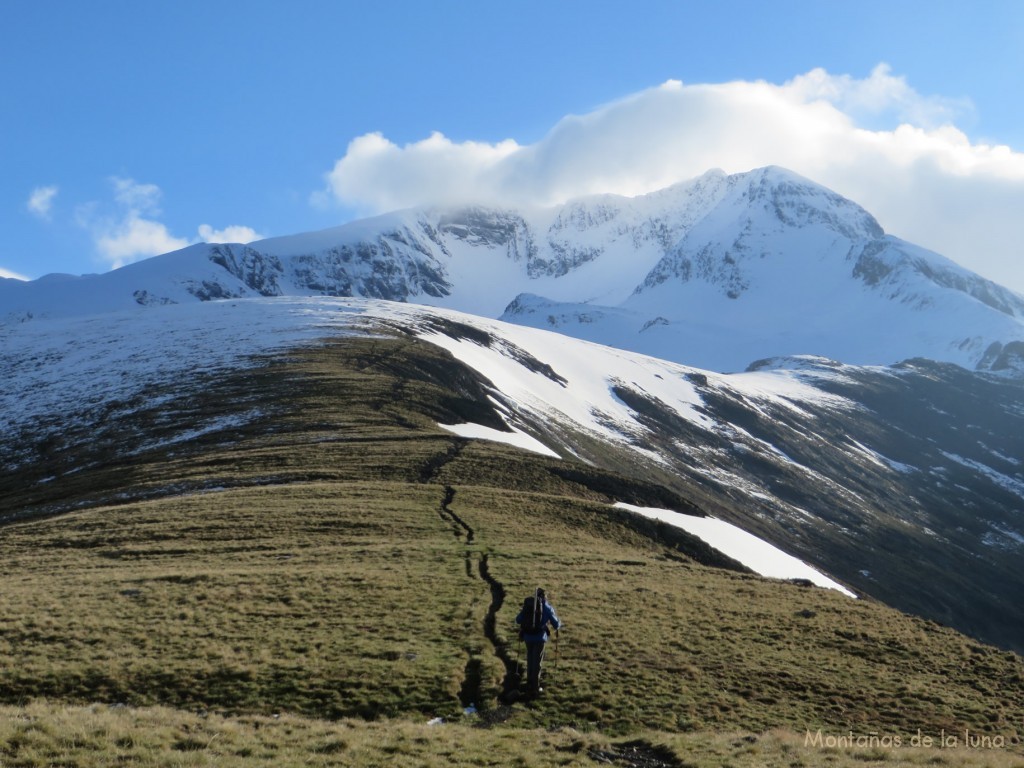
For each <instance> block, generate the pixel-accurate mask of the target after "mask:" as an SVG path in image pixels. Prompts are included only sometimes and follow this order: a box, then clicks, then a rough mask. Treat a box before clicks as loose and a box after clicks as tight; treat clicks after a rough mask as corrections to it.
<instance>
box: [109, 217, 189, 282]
mask: <svg viewBox="0 0 1024 768" xmlns="http://www.w3.org/2000/svg"><path fill="white" fill-rule="evenodd" d="M187 245H191V241H189V240H185V239H182V238H180V237H174V236H173V235H171V233H170V232H169V231H168V230H167V227H166V226H165V225H164V224H161V223H160V222H159V221H153V220H151V219H144V218H141V217H140V216H139V215H138V214H137V213H136V212H134V211H132V212H130V213H129V214H128V215H127V216H126V217H125V218H123V219H122V220H120V221H118V222H116V223H113V224H110V225H108V226H107V227H105V228H104V229H103V230H101V231H99V232H98V233H97V236H96V250H98V251H99V253H100V255H101V256H102V257H103V258H104V259H106V260H107V261H108V262H110V266H111V268H112V269H117V268H118V267H123V266H124V265H125V264H130V263H131V262H133V261H138V260H139V259H142V258H146V257H147V256H157V255H159V254H161V253H168V252H169V251H176V250H178V249H180V248H184V247H185V246H187Z"/></svg>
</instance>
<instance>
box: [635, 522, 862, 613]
mask: <svg viewBox="0 0 1024 768" xmlns="http://www.w3.org/2000/svg"><path fill="white" fill-rule="evenodd" d="M615 506H616V507H619V508H620V509H627V510H629V511H630V512H635V513H636V514H638V515H643V516H644V517H649V518H652V519H654V520H661V521H662V522H665V523H668V524H669V525H673V526H675V527H677V528H682V529H683V530H684V531H686V532H687V533H692V534H693V535H694V536H696V537H697V538H699V539H700V540H701V541H704V542H705V543H707V544H709V545H711V546H712V547H714V548H715V549H717V550H718V551H719V552H721V553H722V554H724V555H726V556H728V557H731V558H732V559H733V560H736V561H738V562H740V563H742V564H743V565H745V566H747V567H748V568H750V569H751V570H752V571H754V572H755V573H757V574H760V575H761V576H765V577H767V578H771V579H807V580H808V581H810V582H811V583H813V584H815V585H817V586H819V587H825V588H827V589H835V590H837V591H839V592H842V593H843V594H844V595H847V596H849V597H856V595H855V594H853V592H851V591H850V590H848V589H847V588H846V587H844V586H842V585H841V584H839V583H838V582H835V581H833V580H832V579H830V578H829V577H828V576H825V575H824V574H823V573H821V572H820V571H818V570H816V569H814V568H812V567H811V566H809V565H807V563H805V562H803V561H802V560H799V559H797V558H795V557H793V556H792V555H787V554H786V553H785V552H783V551H782V550H781V549H779V548H778V547H776V546H774V545H772V544H769V543H768V542H767V541H765V540H763V539H760V538H758V537H757V536H754V535H753V534H752V533H747V532H746V531H744V530H743V529H741V528H737V527H736V526H735V525H732V524H731V523H727V522H725V521H724V520H718V519H716V518H713V517H694V516H693V515H684V514H681V513H679V512H672V511H671V510H667V509H656V508H653V507H637V506H634V505H632V504H626V503H624V502H617V503H616V504H615Z"/></svg>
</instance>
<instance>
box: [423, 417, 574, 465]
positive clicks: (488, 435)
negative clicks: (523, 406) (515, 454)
mask: <svg viewBox="0 0 1024 768" xmlns="http://www.w3.org/2000/svg"><path fill="white" fill-rule="evenodd" d="M437 426H439V427H441V428H442V429H447V430H448V431H449V432H454V433H455V434H456V435H458V436H459V437H468V438H472V439H475V440H492V441H494V442H496V443H506V444H508V445H513V446H515V447H516V448H524V449H526V450H527V451H533V452H534V453H539V454H541V455H543V456H552V457H554V458H556V459H560V458H561V456H559V455H558V454H557V453H555V452H554V451H552V450H551V449H550V448H548V447H547V446H546V445H544V443H542V442H540V440H537V439H536V438H534V437H532V436H530V435H528V434H526V433H525V432H521V431H519V430H518V429H516V428H515V427H512V428H511V429H512V431H511V432H502V431H501V430H499V429H493V428H491V427H485V426H484V425H483V424H473V423H472V422H466V423H464V424H438V425H437Z"/></svg>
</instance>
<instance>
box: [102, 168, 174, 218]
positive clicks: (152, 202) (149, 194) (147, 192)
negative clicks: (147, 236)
mask: <svg viewBox="0 0 1024 768" xmlns="http://www.w3.org/2000/svg"><path fill="white" fill-rule="evenodd" d="M110 182H111V183H112V184H113V185H114V199H115V200H117V202H118V203H120V204H121V205H122V206H124V207H125V208H127V209H128V210H132V211H138V212H140V213H148V214H152V215H159V213H160V197H161V195H162V194H163V193H162V192H161V191H160V187H158V186H157V185H156V184H139V183H138V182H137V181H135V179H123V178H120V177H118V176H113V177H111V179H110Z"/></svg>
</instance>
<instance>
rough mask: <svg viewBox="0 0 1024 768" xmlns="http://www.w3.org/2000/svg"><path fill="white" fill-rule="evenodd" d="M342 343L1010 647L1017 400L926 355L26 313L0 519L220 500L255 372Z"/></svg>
mask: <svg viewBox="0 0 1024 768" xmlns="http://www.w3.org/2000/svg"><path fill="white" fill-rule="evenodd" d="M352 336H358V337H361V338H364V339H365V338H370V339H372V338H392V339H395V338H404V339H414V340H415V342H416V343H418V344H424V345H429V346H431V347H433V348H436V349H438V350H442V351H443V354H444V355H445V356H446V358H445V359H446V360H447V362H445V363H444V366H445V367H444V369H443V373H442V374H439V375H442V376H443V377H444V378H445V379H446V380H452V381H456V380H458V381H465V380H466V377H467V376H471V377H473V378H474V379H475V380H476V381H477V385H475V386H474V387H472V388H468V389H463V390H462V392H463V394H462V396H463V397H466V396H468V395H467V394H466V393H473V392H476V393H477V394H476V395H474V397H477V405H476V406H475V411H474V412H475V413H476V414H477V415H476V417H475V418H473V420H472V421H473V422H474V423H472V424H461V425H453V424H439V425H438V426H439V427H444V428H445V429H447V430H451V431H455V432H456V433H457V434H460V435H463V436H465V437H466V438H484V439H495V438H500V437H501V436H502V435H504V436H507V437H506V438H505V439H506V440H507V441H509V442H513V443H514V444H516V445H519V446H522V447H526V448H529V449H530V450H533V451H539V452H541V453H543V454H544V455H545V456H555V455H557V456H560V457H562V460H563V461H562V462H559V460H558V459H554V461H555V466H554V467H553V468H552V470H551V471H553V472H556V473H557V472H563V473H565V477H566V478H567V479H568V480H573V479H574V478H577V479H578V478H579V477H580V473H581V472H582V471H583V470H582V468H585V467H588V466H590V467H599V468H605V469H609V470H613V471H615V472H617V473H619V474H621V475H624V476H627V477H633V478H637V479H640V480H642V481H644V482H647V483H649V484H651V485H652V486H658V487H663V488H665V489H667V491H666V494H667V496H672V495H673V494H674V498H677V499H685V500H687V501H688V502H689V503H690V504H691V506H696V507H699V508H700V509H703V510H705V511H706V513H707V514H709V515H712V516H713V517H714V518H716V519H718V520H721V521H722V522H723V524H724V523H728V524H731V525H732V526H735V527H737V528H739V529H740V530H742V531H745V532H746V533H749V534H752V535H753V536H756V537H757V538H758V539H761V540H763V541H767V542H770V543H771V544H772V545H774V547H775V548H777V549H781V550H782V551H783V552H785V553H786V554H787V555H790V556H792V557H795V558H797V559H798V560H799V561H802V562H803V563H806V564H807V565H809V566H811V567H812V568H814V569H815V570H816V571H817V572H818V573H819V574H828V576H829V577H831V580H832V581H831V582H830V583H831V584H833V585H834V584H836V583H838V584H839V585H842V586H843V588H844V589H849V590H851V591H854V592H856V593H859V594H865V595H870V596H872V597H875V598H877V599H880V600H883V601H884V602H887V603H889V604H890V605H894V606H896V607H898V608H901V609H903V610H907V611H911V612H914V613H918V614H920V615H924V616H927V617H930V618H933V619H935V620H937V621H942V622H943V623H950V624H952V625H954V626H956V627H957V628H959V629H961V630H962V631H965V632H968V633H970V634H973V635H975V636H977V637H982V638H986V639H988V640H990V641H992V642H996V643H999V644H1001V645H1004V646H1006V647H1012V648H1019V647H1020V637H1021V636H1022V635H1021V631H1022V627H1024V609H1022V608H1020V607H1019V606H1018V603H1019V601H1017V600H1016V599H1015V598H1016V595H1018V594H1019V590H1020V589H1021V588H1022V587H1024V582H1022V577H1021V575H1020V569H1019V558H1020V553H1021V548H1022V543H1024V521H1022V519H1021V509H1022V504H1024V468H1022V463H1021V461H1020V459H1019V457H1020V456H1021V455H1024V444H1022V437H1021V436H1022V435H1024V423H1022V422H1024V411H1022V410H1021V407H1020V402H1021V386H1022V384H1021V382H1019V381H1017V380H1014V379H1010V378H1000V377H993V376H979V375H978V374H976V373H972V372H969V371H966V370H964V369H962V368H959V367H957V366H954V365H948V364H940V363H934V362H929V361H923V360H922V361H914V362H911V363H906V364H903V365H898V366H891V367H863V366H851V365H846V364H841V363H837V362H835V361H830V360H827V359H823V358H813V357H801V358H793V359H789V360H777V359H776V360H773V361H767V362H763V363H760V364H759V365H757V366H755V368H756V369H755V370H751V371H748V372H744V373H738V374H719V373H714V372H710V371H702V370H699V369H696V368H693V367H690V366H685V365H680V364H677V363H672V362H669V361H665V360H660V359H657V358H653V357H649V356H645V355H642V354H638V353H634V352H629V351H625V350H622V349H617V348H613V347H608V346H601V345H596V344H593V343H590V342H585V341H581V340H575V339H571V338H567V337H565V336H563V335H561V334H557V333H552V332H548V331H544V330H541V329H534V328H527V327H522V326H517V325H513V324H509V323H505V322H502V321H500V320H489V319H486V318H481V317H479V316H474V315H469V314H464V313H459V312H456V311H453V310H445V309H438V308H430V307H426V306H423V305H415V304H411V303H394V302H386V301H381V300H368V299H340V298H327V297H261V298H256V299H247V300H225V301H210V302H192V303H191V304H167V305H163V306H153V307H150V308H148V310H146V311H142V312H140V311H139V310H138V309H137V308H136V309H132V310H127V311H121V312H108V313H103V314H97V315H93V316H89V317H80V316H75V317H64V318H59V317H57V318H48V319H46V318H43V319H36V320H34V321H32V322H26V323H18V324H12V325H7V326H4V327H0V350H2V354H0V379H2V380H3V382H4V387H3V388H2V390H0V492H2V493H0V495H3V494H7V496H8V498H10V497H13V496H19V497H27V498H33V497H35V498H39V499H41V500H43V501H40V502H38V503H34V504H30V505H29V506H27V507H25V508H19V509H16V510H15V511H14V513H13V514H15V518H11V517H10V514H12V513H11V511H10V510H8V512H7V513H6V514H7V517H5V518H4V519H6V520H8V521H9V520H11V519H20V518H21V517H33V516H40V515H52V514H58V513H62V512H68V511H71V510H74V509H79V508H84V507H88V506H102V505H105V504H111V503H115V504H116V503H121V502H123V501H125V500H132V499H142V498H159V497H162V496H165V495H171V496H177V495H182V494H190V493H205V492H215V491H216V490H217V488H216V487H213V488H207V487H205V486H201V485H200V486H195V485H190V484H189V483H188V481H187V477H188V471H187V467H188V455H189V451H190V449H191V448H190V447H191V445H192V444H193V443H194V442H196V441H200V442H202V443H205V444H210V443H211V442H212V443H214V444H218V445H222V446H224V447H225V448H226V449H228V450H230V446H231V444H232V440H233V439H234V437H233V436H234V435H235V434H236V433H237V430H239V429H241V428H243V427H244V426H245V425H246V424H251V423H253V422H255V421H258V420H260V419H266V418H268V416H267V414H265V413H263V412H262V411H261V406H260V397H261V393H260V388H259V387H258V386H256V385H255V384H253V383H251V382H255V381H256V380H257V378H256V377H257V372H258V371H259V369H260V368H261V367H263V366H268V364H270V365H273V366H282V365H287V361H288V359H289V358H290V357H291V356H293V355H294V352H293V351H294V350H297V349H299V348H301V347H303V346H307V345H311V344H312V345H321V344H324V343H326V342H329V341H330V340H332V339H334V340H338V339H344V338H345V337H352ZM273 361H276V362H273ZM232 376H234V377H235V378H236V379H238V380H240V381H242V382H243V383H242V384H240V385H239V390H238V393H237V397H232V398H231V399H230V400H229V401H227V402H226V403H225V404H224V407H223V408H217V409H215V410H213V411H211V412H209V413H206V412H204V411H203V410H202V409H201V408H199V407H198V406H197V403H198V402H200V401H201V400H202V397H203V387H204V384H203V382H208V381H210V379H211V378H215V379H222V378H229V377H232ZM342 393H343V390H342ZM480 393H483V394H480ZM339 396H343V395H339ZM390 396H392V395H391V393H382V397H383V398H384V399H385V400H386V399H387V398H388V397H390ZM332 434H333V433H332ZM336 437H337V436H336ZM341 439H345V438H344V436H343V435H342V436H341ZM154 451H166V452H170V455H171V456H172V457H174V456H177V455H178V454H179V452H180V455H181V462H182V463H181V467H180V469H181V472H182V475H181V478H179V479H173V480H171V481H168V482H169V483H170V484H169V485H160V484H157V485H153V484H150V483H142V484H141V485H139V487H137V488H135V487H133V486H129V487H128V488H126V489H122V488H120V487H113V488H111V489H110V490H109V491H108V492H107V495H103V494H102V493H100V494H99V495H96V493H95V492H94V495H93V496H91V497H90V498H88V499H81V498H79V497H75V496H73V495H72V496H68V492H67V491H66V490H64V489H65V488H66V487H70V486H74V482H75V479H76V478H80V477H83V476H85V475H86V474H88V473H90V472H100V473H102V472H105V471H109V468H110V467H111V466H120V465H122V464H123V465H124V466H131V465H132V463H133V462H134V461H136V460H137V459H139V458H141V457H143V456H146V455H151V454H152V453H153V452H154ZM112 462H113V463H112ZM559 465H560V466H559ZM111 477H112V478H113V479H114V481H118V482H119V481H120V479H121V478H122V477H123V475H122V474H119V473H116V472H115V473H113V474H112V475H111ZM276 478H277V479H276ZM265 481H266V482H267V483H274V482H278V481H279V478H278V476H277V474H274V473H273V472H272V473H271V474H270V475H268V476H267V477H266V478H265ZM125 494H127V495H125ZM616 500H617V501H621V502H625V503H634V504H635V503H636V502H635V501H634V500H632V499H630V498H622V497H619V498H618V499H616ZM644 506H650V505H644ZM669 511H683V512H685V513H687V514H689V513H690V512H688V511H687V508H685V507H681V508H678V509H676V510H671V508H669ZM656 515H657V516H660V517H661V518H662V519H665V518H666V517H669V518H670V517H671V515H668V513H667V512H666V513H665V514H662V513H661V512H658V513H656ZM908 563H912V564H913V567H909V566H908V565H907V564H908ZM968 574H969V576H968Z"/></svg>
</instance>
